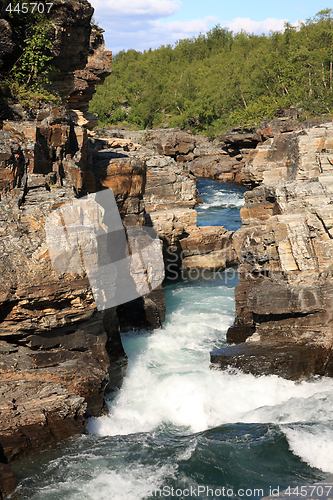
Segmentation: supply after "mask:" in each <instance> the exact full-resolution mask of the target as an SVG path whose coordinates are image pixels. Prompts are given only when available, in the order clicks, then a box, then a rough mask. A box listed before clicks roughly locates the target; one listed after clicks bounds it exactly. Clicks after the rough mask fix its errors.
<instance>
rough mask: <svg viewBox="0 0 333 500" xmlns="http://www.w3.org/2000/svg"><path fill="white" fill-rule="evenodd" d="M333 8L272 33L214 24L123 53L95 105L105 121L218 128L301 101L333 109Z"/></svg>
mask: <svg viewBox="0 0 333 500" xmlns="http://www.w3.org/2000/svg"><path fill="white" fill-rule="evenodd" d="M332 64H333V10H332V9H325V10H323V11H320V12H319V13H318V14H317V15H316V16H315V17H314V18H312V19H309V20H307V21H306V22H305V23H302V24H301V25H300V26H299V27H297V28H295V27H293V26H291V25H290V24H288V23H287V24H286V25H285V31H284V32H283V33H279V32H271V33H270V35H269V36H266V35H261V36H257V35H253V34H248V33H245V32H242V33H238V34H233V33H232V32H230V31H228V30H227V29H225V28H221V27H220V26H216V27H215V28H213V29H212V30H211V31H209V32H208V33H207V34H201V35H199V36H198V37H197V38H192V39H186V40H180V41H178V42H177V43H176V44H175V46H174V47H172V46H171V45H168V46H166V47H165V46H162V47H160V48H159V49H157V50H151V49H149V50H148V51H145V52H144V53H141V52H137V51H135V50H128V51H127V52H124V51H123V52H120V53H118V54H117V55H116V56H115V57H114V60H113V73H112V74H111V75H110V76H109V77H108V78H107V79H106V80H105V82H104V84H103V85H101V86H100V87H99V88H98V90H97V92H96V94H95V96H94V97H93V100H92V101H91V105H90V111H91V112H92V113H96V114H97V115H98V118H99V122H100V125H115V124H119V123H122V122H123V123H124V122H125V123H127V124H132V125H134V126H136V127H140V128H147V127H159V126H163V125H164V124H166V123H167V124H168V126H170V127H174V126H180V127H185V128H191V129H192V130H193V131H196V132H199V131H200V132H203V133H206V134H208V135H212V136H213V135H216V134H218V133H219V132H222V131H224V130H226V129H227V128H230V127H232V126H234V125H247V124H252V123H259V122H260V121H261V120H262V119H263V118H264V117H266V118H267V119H270V118H272V117H273V116H274V114H276V113H278V111H279V110H281V109H288V108H289V107H290V106H292V105H294V106H296V107H297V108H298V109H299V110H300V111H299V113H300V114H301V115H302V116H303V117H304V119H306V118H309V117H313V116H318V115H319V116H320V115H323V114H331V113H332V111H333V91H332V86H333V74H332V73H333V67H332Z"/></svg>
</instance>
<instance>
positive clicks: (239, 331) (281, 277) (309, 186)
mask: <svg viewBox="0 0 333 500" xmlns="http://www.w3.org/2000/svg"><path fill="white" fill-rule="evenodd" d="M243 176H244V181H245V183H247V184H248V185H254V186H258V187H256V188H255V189H254V190H253V191H251V192H248V193H246V194H245V199H246V203H245V205H244V207H243V208H242V210H241V216H242V222H243V226H242V228H241V229H239V230H238V231H237V232H236V233H235V235H234V238H233V242H234V247H235V249H236V251H237V254H238V257H239V260H240V267H239V276H240V280H241V282H240V284H239V285H238V286H237V288H236V293H235V295H236V322H235V327H234V328H232V329H230V331H229V333H228V339H229V341H230V342H240V341H244V339H245V338H246V337H248V338H247V342H246V343H249V342H251V343H252V342H255V343H259V344H260V346H261V347H263V346H264V347H265V346H266V347H267V346H269V349H268V347H267V352H268V353H269V352H271V353H272V355H271V358H273V357H274V355H275V354H276V352H275V350H274V349H275V348H278V347H279V346H280V347H281V345H284V346H287V347H285V349H286V350H288V349H289V347H288V346H290V348H291V347H293V348H294V346H295V345H296V346H303V348H304V346H307V347H308V348H309V349H310V350H311V349H312V348H316V349H317V354H316V356H315V357H314V358H313V359H316V363H312V364H307V363H306V362H304V363H303V366H300V367H299V370H298V371H297V370H296V372H297V373H296V374H295V373H293V377H297V376H301V375H306V374H308V373H317V374H328V375H332V374H333V370H332V362H333V359H332V354H331V351H332V345H333V328H332V325H333V322H332V320H333V308H332V295H333V286H332V271H333V269H332V262H333V233H332V227H333V218H332V217H333V215H332V214H333V212H332V208H331V207H332V204H333V125H332V122H329V123H326V124H321V125H319V126H314V127H312V128H305V129H302V130H299V131H298V132H287V133H284V134H281V135H279V136H277V137H275V138H274V139H270V140H269V141H267V142H266V143H265V144H264V145H263V146H259V147H258V148H257V149H256V150H255V151H254V152H253V155H252V157H251V159H250V161H249V162H248V164H247V166H246V167H245V168H244V170H243ZM280 347H279V348H280ZM251 349H252V347H251ZM305 351H306V350H305ZM267 352H266V355H267ZM288 352H289V351H288ZM295 352H296V351H295ZM309 352H310V351H309ZM274 353H275V354H274ZM318 353H319V354H318ZM243 354H244V353H243ZM223 356H224V358H223V359H224V361H223V363H225V362H226V361H225V360H226V356H227V357H228V362H230V363H231V364H233V363H234V361H235V359H236V358H235V356H236V354H235V353H234V354H233V355H230V356H229V354H228V351H227V353H224V355H223ZM268 356H269V354H268ZM295 356H296V354H295ZM249 358H250V355H249V357H248V358H246V356H245V357H243V360H248V359H249ZM216 359H217V358H216ZM216 359H215V360H216ZM221 359H222V358H221ZM295 359H296V358H295V357H292V359H291V361H290V362H291V363H292V362H293V360H295ZM305 359H306V358H305V357H304V360H305ZM217 362H218V361H217ZM221 363H222V362H221ZM223 363H222V364H223ZM245 364H246V363H245V361H244V365H245ZM250 364H251V363H250ZM263 366H264V371H266V370H268V371H269V369H268V368H267V365H265V363H264V364H263ZM265 366H266V368H265ZM273 372H274V370H273ZM287 372H288V370H286V371H285V373H287Z"/></svg>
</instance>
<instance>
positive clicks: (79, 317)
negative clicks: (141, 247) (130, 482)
mask: <svg viewBox="0 0 333 500" xmlns="http://www.w3.org/2000/svg"><path fill="white" fill-rule="evenodd" d="M91 16H92V8H91V6H90V4H89V3H88V2H87V1H85V0H78V1H75V2H73V1H66V2H63V1H60V0H59V1H55V2H54V8H53V9H52V11H51V21H52V25H53V32H52V33H53V35H52V36H53V37H54V38H53V40H54V42H53V49H52V50H53V52H54V58H55V59H54V60H55V64H56V65H57V67H58V69H59V74H58V76H57V77H56V78H55V80H54V82H53V85H54V88H56V89H57V90H58V91H59V92H60V94H61V95H63V96H64V105H63V106H58V107H57V106H54V105H40V104H38V103H35V105H34V106H32V107H31V108H30V109H29V110H27V109H24V108H22V106H20V105H18V104H14V105H6V106H4V107H3V108H2V109H1V112H2V114H1V122H0V124H1V129H0V196H1V199H0V219H1V225H0V231H1V240H0V244H1V259H0V269H1V278H0V335H1V339H0V347H1V349H0V370H1V382H0V383H1V391H0V473H1V475H0V497H1V496H2V497H3V498H4V497H5V496H6V495H8V494H9V493H10V492H11V491H12V490H13V488H14V487H15V478H14V477H13V474H12V473H11V471H10V468H9V464H10V463H11V462H12V461H13V460H16V459H20V458H22V457H24V456H27V455H30V454H33V453H36V452H38V451H39V450H42V449H44V448H46V447H48V446H50V445H54V444H55V443H56V442H58V441H59V440H62V439H65V438H66V437H69V436H73V435H75V434H81V433H83V432H86V431H85V425H86V423H87V419H88V418H89V417H91V416H99V415H102V414H103V413H104V412H107V407H106V405H105V401H104V396H105V394H106V393H107V392H108V391H112V390H113V389H114V388H117V387H120V386H121V383H122V378H123V376H124V373H125V371H126V364H127V358H126V353H125V352H124V349H123V346H122V341H121V337H120V333H121V332H126V331H128V330H131V329H139V328H144V329H154V328H159V327H160V326H161V324H162V322H163V321H164V315H165V306H164V293H163V289H162V287H161V286H160V287H158V288H156V289H155V290H153V291H151V292H150V293H149V294H146V295H144V296H143V297H141V298H140V299H137V300H135V301H132V302H129V303H125V304H122V305H121V306H118V307H117V308H111V309H108V310H107V311H98V310H97V307H96V303H95V301H94V296H93V293H92V290H91V286H90V284H89V280H88V277H87V274H86V273H85V272H82V273H76V274H75V273H69V272H64V273H62V274H59V273H57V272H56V271H55V270H54V269H53V267H52V265H51V260H50V255H49V250H48V247H47V243H46V237H45V228H44V224H45V220H46V218H47V217H48V216H49V214H50V213H52V212H54V211H55V210H57V209H59V207H61V206H62V205H64V204H66V203H69V202H71V201H72V200H76V199H79V198H80V197H83V196H85V195H87V194H89V193H95V192H99V191H101V190H103V189H106V188H111V189H112V191H113V193H114V196H115V199H116V202H117V206H118V210H119V213H120V216H121V218H122V223H123V225H124V227H125V228H129V227H132V226H138V227H152V228H154V229H155V231H156V232H157V234H158V236H159V238H160V239H161V241H162V249H163V257H164V265H165V273H166V276H169V277H170V276H172V275H176V276H178V277H179V276H180V271H185V274H186V273H187V274H188V275H189V276H190V277H191V270H193V269H194V270H218V269H224V268H226V267H228V266H235V265H237V264H238V263H239V277H240V283H239V285H238V286H237V288H236V320H235V325H234V327H232V328H230V330H229V332H228V341H229V342H230V343H231V344H234V345H232V346H230V347H226V348H224V349H222V350H219V351H216V352H213V353H212V355H211V361H212V366H213V367H218V368H222V369H224V368H227V367H230V366H232V367H235V368H241V369H242V370H245V371H250V372H252V373H255V374H261V373H275V374H279V375H282V376H284V377H289V378H299V377H302V376H308V375H309V374H319V375H328V376H332V370H333V368H332V355H331V349H332V342H333V337H332V332H331V315H332V311H331V305H330V302H331V301H330V297H331V293H332V289H331V279H332V269H331V268H332V258H333V256H332V255H331V253H332V252H333V250H332V244H331V239H332V235H331V234H330V232H331V229H332V227H333V223H332V221H331V209H330V205H331V204H332V201H333V199H332V196H333V195H332V192H331V191H332V190H331V187H330V186H331V184H332V179H333V176H331V169H332V164H333V156H332V150H333V147H332V141H333V135H332V134H333V128H332V123H331V122H326V123H314V124H303V125H300V124H299V123H297V121H296V120H294V119H293V118H292V117H291V118H290V119H285V120H275V121H274V122H271V123H264V124H262V126H261V127H259V128H255V129H246V130H242V129H235V130H233V131H230V132H228V133H227V134H224V135H223V136H221V137H220V138H219V139H218V140H216V141H214V142H209V141H207V140H206V139H205V138H204V137H202V136H193V135H192V134H191V133H188V132H186V131H182V130H179V129H171V130H170V129H161V130H150V131H139V132H131V131H126V130H121V129H105V130H103V129H102V130H98V131H95V132H94V131H92V130H93V128H94V127H95V126H96V125H97V121H96V117H94V116H92V115H90V114H89V113H88V107H89V100H90V98H91V96H92V94H93V92H94V87H95V85H96V84H99V83H102V82H103V80H104V79H105V77H106V76H107V75H108V74H110V71H111V53H110V52H108V51H106V50H105V48H104V44H103V37H102V35H101V32H100V30H98V29H97V28H96V27H94V26H92V25H91V22H90V20H91ZM0 31H1V33H2V34H3V35H4V36H3V38H2V40H6V43H4V42H2V44H1V45H0V59H1V64H2V68H6V66H8V65H10V61H11V60H12V58H13V57H16V55H17V45H18V40H17V39H16V37H17V32H16V31H15V30H14V29H12V26H11V23H10V21H9V20H8V19H5V18H3V19H0ZM69 40H70V43H69ZM74 49H75V50H74ZM199 177H209V178H213V179H216V180H220V181H224V182H236V183H242V184H244V185H245V186H247V187H248V188H249V189H251V191H249V192H247V194H246V196H245V198H246V203H245V205H244V207H243V208H242V211H241V216H242V221H243V226H242V228H241V229H239V230H238V231H237V232H236V233H234V232H233V231H228V230H226V229H225V228H223V227H221V226H213V227H209V226H208V227H197V213H196V210H195V206H196V204H197V203H199V202H200V201H199V200H198V196H200V195H199V193H198V192H197V188H196V179H197V178H199Z"/></svg>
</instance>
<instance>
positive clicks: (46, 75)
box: [10, 20, 54, 89]
mask: <svg viewBox="0 0 333 500" xmlns="http://www.w3.org/2000/svg"><path fill="white" fill-rule="evenodd" d="M49 27H50V22H49V21H46V20H42V21H40V22H39V23H38V24H35V25H34V26H31V27H30V30H29V31H30V33H29V36H28V37H27V38H26V39H25V40H24V45H23V46H22V51H23V52H22V54H21V56H20V57H19V58H18V60H17V61H16V63H15V64H14V66H13V67H12V69H11V72H10V73H11V74H12V75H13V77H14V79H15V81H17V82H19V83H21V84H25V85H29V86H30V87H31V88H34V89H37V88H38V87H40V86H41V85H42V86H44V85H46V84H50V83H51V77H52V75H53V74H54V69H53V68H52V66H51V65H50V61H52V59H53V57H52V56H51V55H49V49H50V48H51V46H52V41H51V40H49V39H48V36H47V32H48V29H49Z"/></svg>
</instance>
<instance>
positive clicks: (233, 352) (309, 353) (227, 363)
mask: <svg viewBox="0 0 333 500" xmlns="http://www.w3.org/2000/svg"><path fill="white" fill-rule="evenodd" d="M211 363H212V365H211V367H212V368H217V367H218V368H220V369H222V370H226V369H228V368H235V369H240V370H242V371H243V372H245V373H252V374H253V375H258V376H260V375H262V374H265V375H278V376H280V377H284V378H287V379H291V380H299V379H301V378H308V377H309V376H311V375H328V376H332V374H333V357H332V353H331V350H330V349H324V348H322V347H320V346H318V345H316V344H304V345H290V344H279V343H276V342H274V343H258V342H244V343H241V344H238V345H235V346H227V347H225V348H222V349H218V350H216V351H213V352H211ZM215 365H216V366H215Z"/></svg>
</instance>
